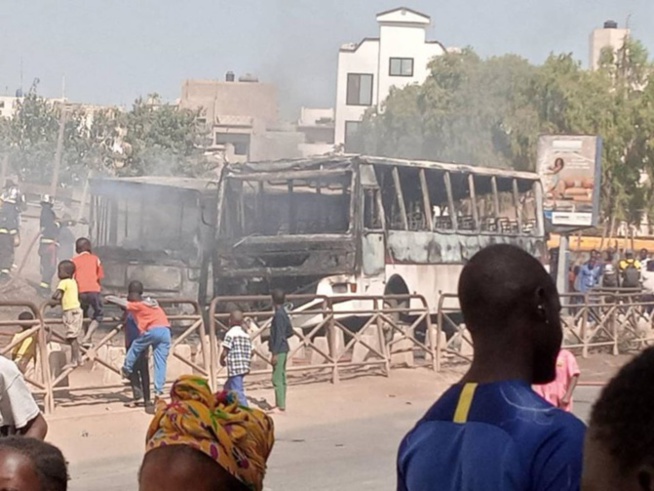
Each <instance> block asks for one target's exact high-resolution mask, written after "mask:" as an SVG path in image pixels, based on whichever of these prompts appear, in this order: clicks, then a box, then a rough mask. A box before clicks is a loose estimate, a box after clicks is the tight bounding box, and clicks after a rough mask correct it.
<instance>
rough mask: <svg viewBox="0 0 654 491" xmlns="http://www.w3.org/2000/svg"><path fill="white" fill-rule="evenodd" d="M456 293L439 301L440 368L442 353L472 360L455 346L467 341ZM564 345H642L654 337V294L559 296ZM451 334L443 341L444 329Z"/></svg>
mask: <svg viewBox="0 0 654 491" xmlns="http://www.w3.org/2000/svg"><path fill="white" fill-rule="evenodd" d="M456 298H457V296H456V295H455V294H441V295H440V298H439V305H438V348H437V351H438V358H437V361H438V369H440V367H441V364H442V363H443V361H444V359H445V358H444V356H442V355H454V357H456V358H458V359H463V360H465V361H468V362H469V361H470V357H469V356H466V355H464V354H462V353H461V350H457V349H454V348H453V345H460V346H461V345H463V344H464V343H465V344H467V345H468V348H469V351H470V352H471V350H472V340H471V339H470V337H469V336H467V334H466V333H467V330H466V329H465V325H464V324H463V319H462V316H461V312H460V309H459V308H457V307H453V306H452V303H453V302H452V300H456ZM560 300H561V313H562V315H561V326H562V329H563V335H564V341H563V345H564V347H566V348H570V349H579V350H580V351H581V354H582V356H583V357H584V358H585V357H587V356H588V354H589V352H590V350H591V349H597V348H609V349H610V350H611V353H612V354H613V355H618V354H621V353H624V352H626V351H630V350H633V349H642V348H643V347H645V346H647V345H649V344H650V343H651V342H653V341H654V296H652V295H647V294H645V293H644V292H642V291H638V292H634V290H633V289H628V290H624V289H623V290H617V289H612V290H593V291H590V292H588V293H585V294H582V293H571V294H564V295H561V296H560ZM446 332H448V333H450V338H449V339H447V340H446V341H443V338H444V337H445V335H444V334H445V333H446Z"/></svg>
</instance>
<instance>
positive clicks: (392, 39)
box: [377, 25, 444, 105]
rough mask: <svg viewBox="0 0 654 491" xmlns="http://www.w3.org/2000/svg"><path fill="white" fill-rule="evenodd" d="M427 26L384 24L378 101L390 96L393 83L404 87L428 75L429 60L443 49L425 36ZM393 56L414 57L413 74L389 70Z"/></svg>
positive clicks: (422, 80)
mask: <svg viewBox="0 0 654 491" xmlns="http://www.w3.org/2000/svg"><path fill="white" fill-rule="evenodd" d="M425 36H426V32H425V27H424V26H421V25H417V26H410V25H382V26H381V28H380V39H381V41H380V46H379V48H380V49H379V79H378V82H379V88H378V91H377V92H378V94H379V99H378V101H377V104H378V105H381V104H382V102H384V100H385V99H386V98H387V97H388V94H389V93H390V90H391V87H404V86H406V85H409V84H414V83H422V82H424V81H425V79H426V78H427V76H428V75H429V70H428V65H429V62H430V61H431V60H432V59H433V58H434V57H436V56H439V55H442V54H443V53H444V50H443V48H442V47H441V45H440V44H438V43H428V42H426V40H425ZM391 58H413V76H412V77H400V76H391V75H390V74H389V67H390V59H391Z"/></svg>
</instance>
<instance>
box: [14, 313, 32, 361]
mask: <svg viewBox="0 0 654 491" xmlns="http://www.w3.org/2000/svg"><path fill="white" fill-rule="evenodd" d="M18 320H19V321H32V320H34V314H32V312H30V311H29V310H26V311H24V312H21V313H20V314H18ZM33 327H34V326H30V325H21V326H20V330H21V332H19V333H17V334H15V335H14V337H13V338H12V340H11V342H12V343H13V342H14V341H18V338H19V337H21V336H22V335H23V333H24V332H25V331H28V330H29V329H32V328H33ZM11 359H12V360H13V361H14V362H15V363H16V365H18V368H19V369H20V371H21V372H23V373H25V371H26V370H27V367H28V365H29V364H30V363H32V362H33V361H34V360H35V359H36V333H35V334H32V335H31V336H28V337H26V338H25V339H23V340H22V341H21V342H20V343H19V344H17V345H16V346H14V349H13V350H12V351H11Z"/></svg>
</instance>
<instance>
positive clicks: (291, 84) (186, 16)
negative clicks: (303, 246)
mask: <svg viewBox="0 0 654 491" xmlns="http://www.w3.org/2000/svg"><path fill="white" fill-rule="evenodd" d="M399 6H406V7H409V8H413V9H416V10H419V11H421V12H424V13H426V14H428V15H430V16H431V17H432V27H431V29H430V31H429V36H430V38H431V39H437V40H439V41H441V42H442V43H443V44H444V45H445V46H467V45H470V46H472V47H474V48H475V49H476V50H477V51H478V52H479V53H481V54H482V55H497V54H503V53H507V52H514V53H518V54H520V55H523V56H525V57H527V58H529V59H530V60H532V61H535V62H540V61H542V60H543V59H544V58H545V57H546V56H547V55H548V54H549V53H550V52H552V51H554V52H573V53H574V54H575V55H576V57H577V58H579V59H581V60H582V61H583V62H584V63H587V58H588V54H587V53H588V37H589V34H590V32H591V30H592V29H593V28H595V27H599V26H601V25H602V23H603V22H604V21H605V20H607V19H614V20H616V21H618V22H619V23H620V25H621V26H622V25H624V24H625V22H626V20H627V17H629V16H630V20H629V23H630V26H631V28H632V31H633V35H634V37H636V38H639V39H640V40H641V41H643V42H644V43H645V45H646V46H647V47H648V48H649V50H650V51H651V52H653V53H654V0H412V1H407V2H405V3H401V2H398V1H393V0H184V1H182V0H103V1H100V0H56V1H52V0H5V1H3V2H2V9H0V45H1V46H2V50H1V52H0V92H1V93H9V94H13V93H14V91H15V90H16V88H18V87H19V86H20V73H21V60H22V67H23V69H22V72H23V87H24V88H25V90H27V89H28V88H29V86H30V84H31V83H32V80H33V79H34V78H35V77H38V78H39V79H40V80H41V83H40V85H39V92H40V93H41V94H43V95H46V96H59V95H60V94H61V87H62V75H64V74H65V76H66V96H67V97H68V98H69V99H71V100H74V101H80V102H89V103H102V104H122V105H126V104H129V103H131V102H132V101H133V99H134V98H136V97H137V96H138V95H144V94H147V93H150V92H158V93H159V94H161V95H162V96H163V97H164V98H165V99H166V100H174V99H176V98H177V97H179V93H180V87H181V83H182V81H183V80H185V79H187V78H220V79H222V78H223V77H224V74H225V72H226V71H228V70H233V71H234V72H235V73H236V74H237V75H240V74H243V73H245V72H251V73H254V74H257V75H258V76H259V77H260V78H261V79H262V80H265V81H272V82H275V83H277V84H278V85H279V91H280V99H282V102H283V103H284V105H285V107H286V108H288V107H293V106H299V105H307V106H333V104H334V98H335V95H334V94H335V78H336V77H335V73H336V65H337V53H338V48H339V46H340V45H341V44H342V43H345V42H351V41H359V40H360V39H361V38H363V37H366V36H376V35H377V24H376V22H375V14H376V13H377V12H380V11H383V10H386V9H390V8H394V7H399Z"/></svg>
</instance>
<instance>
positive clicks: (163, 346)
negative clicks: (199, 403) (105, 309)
mask: <svg viewBox="0 0 654 491" xmlns="http://www.w3.org/2000/svg"><path fill="white" fill-rule="evenodd" d="M107 302H111V303H114V304H116V305H118V306H120V307H122V308H123V309H125V310H126V311H127V312H129V313H130V314H132V315H133V316H134V319H135V320H136V324H137V326H138V329H139V336H138V337H137V338H136V339H135V340H134V342H133V343H132V344H131V346H130V348H129V350H128V351H127V355H126V356H125V363H124V365H123V368H122V374H123V376H124V377H125V378H126V379H128V380H129V379H130V377H131V375H132V373H133V372H134V366H135V364H136V361H137V360H138V358H139V356H140V355H141V353H143V352H144V351H145V350H146V349H147V348H149V347H152V358H153V359H154V397H155V403H156V401H157V399H159V398H161V397H163V389H164V385H165V383H166V369H167V365H168V353H169V352H170V343H171V338H170V322H169V321H168V317H167V316H166V313H165V312H164V311H163V309H162V308H161V307H160V306H159V303H158V302H157V301H156V300H153V299H151V298H148V297H146V298H144V297H143V283H141V282H140V281H132V282H131V283H130V284H129V286H128V288H127V299H126V300H125V299H122V298H119V297H115V296H108V297H107Z"/></svg>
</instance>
